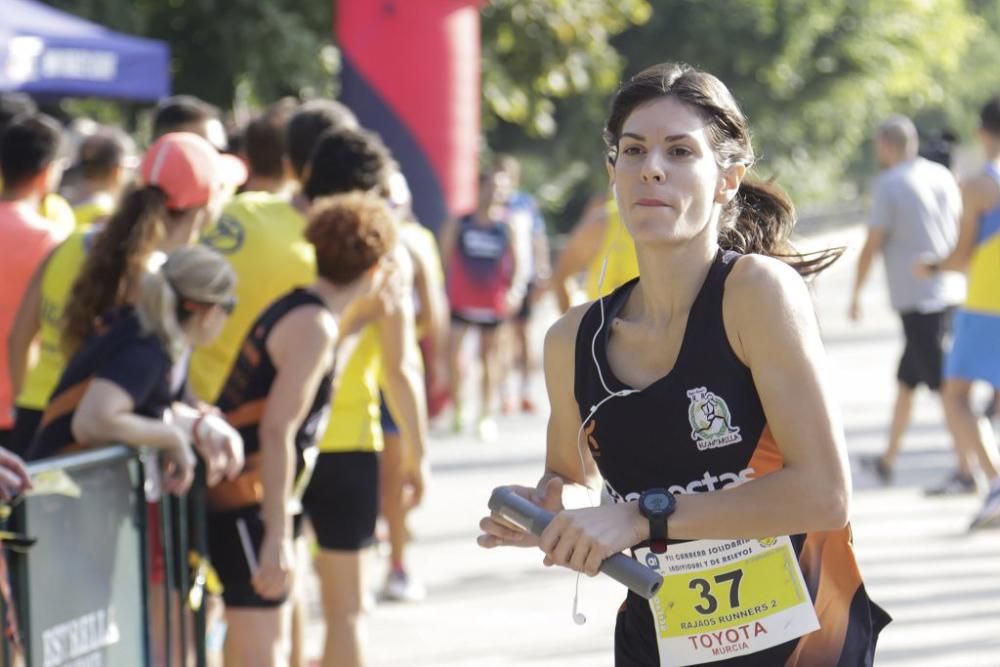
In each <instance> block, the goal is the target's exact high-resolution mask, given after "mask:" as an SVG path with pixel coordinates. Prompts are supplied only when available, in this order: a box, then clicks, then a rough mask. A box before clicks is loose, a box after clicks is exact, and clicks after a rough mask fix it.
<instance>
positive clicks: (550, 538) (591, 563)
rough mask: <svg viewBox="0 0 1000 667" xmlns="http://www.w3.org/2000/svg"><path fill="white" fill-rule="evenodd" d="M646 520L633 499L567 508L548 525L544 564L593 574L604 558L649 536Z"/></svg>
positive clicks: (543, 541) (541, 545)
mask: <svg viewBox="0 0 1000 667" xmlns="http://www.w3.org/2000/svg"><path fill="white" fill-rule="evenodd" d="M644 521H645V520H644V519H643V518H642V516H641V515H640V514H639V508H638V507H637V505H636V503H634V502H631V503H615V504H613V505H601V506H600V507H588V508H584V509H576V510H564V511H562V512H559V514H557V515H556V516H555V517H554V518H553V519H552V522H551V523H549V525H548V526H547V527H546V528H545V531H544V532H543V533H542V537H541V541H540V543H539V545H538V546H539V548H540V549H541V550H542V551H544V552H545V561H544V562H545V565H547V566H548V565H562V566H564V567H568V568H570V569H572V570H576V571H577V572H583V573H584V574H586V575H588V576H591V577H593V576H596V575H597V572H598V569H599V568H600V567H601V563H603V562H604V560H605V559H607V558H609V557H611V556H613V555H614V554H616V553H619V552H621V551H622V550H624V549H627V548H628V547H631V546H633V545H636V544H639V543H640V542H642V541H643V540H645V539H646V537H645V536H644V535H643V532H644V531H643V526H644V525H645V523H644Z"/></svg>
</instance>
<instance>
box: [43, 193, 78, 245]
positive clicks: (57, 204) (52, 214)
mask: <svg viewBox="0 0 1000 667" xmlns="http://www.w3.org/2000/svg"><path fill="white" fill-rule="evenodd" d="M38 212H39V213H40V214H41V216H42V217H43V218H45V219H46V220H49V221H51V222H52V224H53V225H55V229H56V230H57V231H59V232H62V234H63V236H68V235H69V234H71V233H72V232H73V230H74V229H76V217H75V216H74V215H73V208H72V207H71V206H70V205H69V202H68V201H66V200H65V199H63V198H62V197H61V196H59V195H57V194H56V193H54V192H50V193H49V194H47V195H45V197H44V198H42V203H41V204H40V205H39V207H38Z"/></svg>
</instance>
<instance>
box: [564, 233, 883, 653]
mask: <svg viewBox="0 0 1000 667" xmlns="http://www.w3.org/2000/svg"><path fill="white" fill-rule="evenodd" d="M739 257H740V255H738V254H736V253H733V252H724V251H721V250H720V251H719V253H718V254H717V256H716V258H715V261H714V262H713V264H712V266H711V268H710V269H709V272H708V275H707V277H706V278H705V282H704V284H703V285H702V287H701V289H700V291H699V293H698V295H697V297H696V298H695V301H694V303H693V304H692V306H691V311H690V313H689V315H688V321H687V327H686V329H685V331H684V336H683V339H682V342H681V347H680V351H679V353H678V355H677V361H676V363H675V364H674V367H673V369H672V370H671V371H670V372H669V373H667V374H666V375H664V376H663V377H661V378H659V379H657V380H656V381H655V382H653V383H652V384H650V385H649V386H648V387H646V388H645V389H643V390H642V391H640V392H638V393H635V394H632V395H629V396H624V397H618V398H614V399H611V400H609V401H608V402H607V403H605V404H604V405H602V406H601V407H600V408H599V409H598V411H597V412H596V413H595V414H594V418H593V419H591V420H590V421H589V422H588V423H587V426H586V428H585V429H584V433H585V437H586V441H587V444H588V447H589V448H590V451H591V453H592V454H593V457H594V460H595V462H596V463H597V466H598V468H599V469H600V471H601V474H602V475H603V477H604V480H605V482H604V484H605V489H606V491H607V492H608V494H609V495H610V496H611V497H612V498H613V499H614V500H615V501H616V502H627V501H631V500H637V499H638V497H639V495H640V494H641V493H642V492H643V491H645V490H646V489H651V488H656V487H666V488H668V489H669V490H670V491H671V492H673V493H674V494H687V493H704V492H710V491H718V490H721V489H724V488H727V487H731V486H736V485H739V484H743V483H745V482H748V481H750V480H752V479H756V478H760V477H762V476H763V475H766V474H768V473H770V472H773V471H775V470H778V469H780V468H781V467H782V465H783V463H782V458H781V453H780V451H779V450H778V448H777V445H776V444H775V442H774V439H773V438H772V437H771V433H770V430H769V429H768V427H767V419H766V417H765V415H764V409H763V407H762V405H761V402H760V397H759V395H758V393H757V389H756V387H755V386H754V382H753V376H752V375H751V373H750V369H749V368H747V366H746V365H744V364H743V363H742V362H741V361H740V359H739V358H738V357H737V356H736V353H735V352H734V351H733V349H732V347H731V346H730V344H729V340H728V338H727V336H726V330H725V325H724V323H723V317H722V297H723V293H724V290H725V284H726V278H727V277H728V276H729V273H730V272H731V271H732V269H733V267H734V266H735V265H736V262H737V260H738V259H739ZM638 282H639V278H636V279H633V280H632V281H630V282H628V283H626V284H624V285H622V286H621V287H619V288H618V289H617V290H615V291H614V292H612V293H611V294H610V295H608V296H606V297H604V309H605V313H604V328H603V329H602V330H601V331H598V328H599V326H600V323H601V313H600V303H599V302H594V304H593V305H592V306H591V307H590V308H589V309H588V310H587V312H586V313H585V314H584V316H583V319H582V321H581V323H580V328H579V329H578V331H577V337H576V358H575V383H574V384H575V386H574V393H575V397H576V401H577V404H578V405H579V410H580V418H581V420H585V419H587V417H588V416H589V414H590V409H591V407H592V406H595V405H597V404H598V403H599V402H600V401H601V400H602V399H604V398H605V397H606V396H607V392H606V391H605V390H604V388H603V386H602V385H601V379H600V377H599V375H598V372H597V367H596V366H595V362H594V358H593V357H592V355H591V342H592V341H593V339H594V336H595V334H597V340H596V345H595V346H594V352H595V354H594V356H596V359H597V363H598V364H600V370H601V373H603V377H604V380H605V382H606V383H607V385H608V388H609V389H610V390H611V391H612V392H616V391H621V390H625V389H630V387H628V386H627V385H625V384H624V383H622V382H621V381H619V380H618V379H617V378H616V377H615V375H614V372H613V371H612V370H611V367H610V364H609V363H608V356H607V348H608V339H609V335H610V329H611V326H610V325H611V322H612V321H613V320H614V318H615V317H616V316H617V315H618V313H619V312H620V311H621V309H622V307H623V306H624V305H625V302H626V301H627V300H628V296H629V294H631V292H632V290H633V289H634V288H635V286H636V285H637V284H638ZM762 537H763V536H762ZM791 541H792V544H793V546H794V548H795V551H796V554H797V555H798V557H799V564H800V566H801V568H802V571H803V576H804V578H805V581H806V585H807V587H808V588H809V591H810V594H811V595H812V597H813V600H814V602H815V601H816V597H817V592H818V591H819V589H820V581H821V580H822V583H823V587H824V590H823V596H824V597H823V600H820V604H816V608H817V613H818V614H819V617H820V623H821V626H822V627H821V629H820V630H818V631H816V632H813V633H811V634H808V635H805V636H804V637H802V638H800V639H798V640H796V641H792V642H788V643H785V644H782V645H780V646H776V647H773V648H771V649H768V650H766V651H763V652H760V653H757V654H754V655H753V656H746V657H743V658H731V659H728V660H723V661H720V662H714V663H712V664H714V665H739V666H740V667H746V666H748V665H767V666H768V667H774V666H775V665H796V666H799V667H807V666H808V667H814V666H820V665H826V664H830V665H838V664H839V665H850V666H852V667H853V666H854V665H868V664H871V654H872V653H873V652H874V645H875V637H876V636H877V633H878V630H879V629H881V627H882V626H883V625H884V624H885V623H886V622H888V617H887V616H885V612H883V611H882V610H881V609H879V608H878V607H877V606H874V605H871V604H870V602H869V600H868V598H867V595H866V594H865V592H864V586H863V585H862V582H861V576H860V573H858V570H857V565H856V563H855V560H854V555H853V552H852V550H851V548H850V531H849V529H847V528H845V529H843V530H841V531H832V532H818V533H809V534H802V535H793V536H791ZM635 546H640V545H635ZM642 546H645V545H642ZM824 557H825V558H826V559H827V560H826V561H823V562H822V565H823V567H822V568H821V567H820V562H821V561H822V560H823V558H824ZM831 598H832V599H831ZM822 603H829V604H826V605H825V607H823V606H821V604H822ZM870 607H871V609H870ZM830 616H834V617H836V618H837V620H836V622H835V623H833V622H827V619H828V617H830ZM873 616H874V617H875V619H874V623H873ZM835 626H838V627H839V626H845V627H841V628H840V634H839V636H838V635H832V636H826V634H825V633H827V632H829V631H832V632H837V629H836V627H835ZM841 637H842V639H841ZM616 664H617V665H619V666H620V665H632V664H634V665H658V664H659V658H658V649H657V643H656V637H655V635H654V628H653V619H652V615H651V612H650V608H649V603H648V602H647V601H646V600H645V599H643V598H641V597H639V596H637V595H635V594H633V593H631V592H630V593H629V594H628V598H627V600H626V604H625V605H624V606H623V609H622V612H621V613H620V614H619V619H618V628H617V630H616Z"/></svg>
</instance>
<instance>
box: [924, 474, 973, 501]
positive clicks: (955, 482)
mask: <svg viewBox="0 0 1000 667" xmlns="http://www.w3.org/2000/svg"><path fill="white" fill-rule="evenodd" d="M975 492H976V480H974V479H973V478H972V477H970V476H968V475H963V474H962V473H960V472H959V471H957V470H956V471H955V472H953V473H952V474H951V475H949V476H948V478H947V479H946V480H944V481H943V482H941V483H940V484H938V485H937V486H931V487H928V488H926V489H924V495H925V496H932V497H933V496H968V495H972V494H974V493H975Z"/></svg>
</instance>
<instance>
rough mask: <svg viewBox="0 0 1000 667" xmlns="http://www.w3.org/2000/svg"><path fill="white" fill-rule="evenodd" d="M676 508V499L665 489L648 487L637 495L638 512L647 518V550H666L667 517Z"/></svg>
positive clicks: (658, 552)
mask: <svg viewBox="0 0 1000 667" xmlns="http://www.w3.org/2000/svg"><path fill="white" fill-rule="evenodd" d="M675 509H677V499H676V498H674V494H672V493H670V492H669V491H667V490H666V489H649V490H648V491H643V493H642V495H641V496H639V513H640V514H642V515H643V516H644V517H646V518H647V519H649V550H650V551H652V552H653V553H654V554H662V553H666V551H667V518H668V517H669V516H670V515H671V514H673V513H674V510H675Z"/></svg>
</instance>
